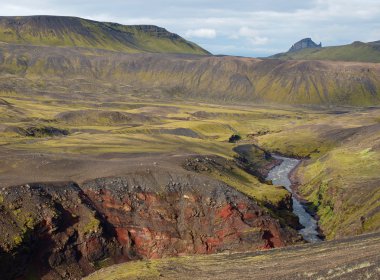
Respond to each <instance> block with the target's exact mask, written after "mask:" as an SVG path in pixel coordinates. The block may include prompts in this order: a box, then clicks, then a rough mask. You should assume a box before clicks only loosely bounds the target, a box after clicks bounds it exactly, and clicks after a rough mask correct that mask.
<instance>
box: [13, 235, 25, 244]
mask: <svg viewBox="0 0 380 280" xmlns="http://www.w3.org/2000/svg"><path fill="white" fill-rule="evenodd" d="M22 241H23V240H22V237H21V236H19V235H16V236H15V237H13V243H14V244H15V245H16V246H18V245H20V244H21V243H22Z"/></svg>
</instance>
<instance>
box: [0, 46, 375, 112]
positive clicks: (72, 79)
mask: <svg viewBox="0 0 380 280" xmlns="http://www.w3.org/2000/svg"><path fill="white" fill-rule="evenodd" d="M0 90H2V91H5V92H29V93H30V94H32V93H36V94H41V92H43V93H44V94H54V96H60V97H62V98H65V99H66V98H74V97H75V96H79V97H80V98H89V97H90V96H93V95H96V94H101V93H106V95H109V94H114V93H115V94H121V95H123V96H125V94H126V92H130V93H131V94H132V95H133V96H135V97H136V98H143V97H145V98H146V97H149V98H162V99H163V100H164V99H165V98H169V99H170V100H172V99H173V98H176V99H177V100H204V101H207V102H228V103H233V102H243V103H245V104H247V103H280V104H292V105H296V104H317V105H356V106H372V105H379V104H380V64H376V63H362V62H360V63H359V62H356V63H353V62H331V61H298V60H277V59H263V60H262V59H255V58H243V57H231V56H225V57H218V56H198V55H197V56H194V55H184V54H176V55H173V54H151V53H143V54H124V53H115V52H110V51H104V50H95V49H81V48H61V47H41V46H30V45H12V44H5V43H0ZM0 107H1V106H0Z"/></svg>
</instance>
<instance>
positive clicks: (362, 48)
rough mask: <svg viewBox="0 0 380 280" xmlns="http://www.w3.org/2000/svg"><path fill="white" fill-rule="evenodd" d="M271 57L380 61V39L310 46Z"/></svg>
mask: <svg viewBox="0 0 380 280" xmlns="http://www.w3.org/2000/svg"><path fill="white" fill-rule="evenodd" d="M271 58H278V59H305V60H336V61H337V60H340V61H361V62H377V63H378V62H380V41H376V42H370V43H363V42H354V43H352V44H349V45H343V46H333V47H325V48H308V49H302V50H299V51H296V52H286V53H279V54H276V55H274V56H272V57H271Z"/></svg>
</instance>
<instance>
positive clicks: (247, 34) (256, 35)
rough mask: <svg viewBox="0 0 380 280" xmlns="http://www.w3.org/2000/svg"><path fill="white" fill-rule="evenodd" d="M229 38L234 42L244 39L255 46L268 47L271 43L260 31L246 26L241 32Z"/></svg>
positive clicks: (241, 28)
mask: <svg viewBox="0 0 380 280" xmlns="http://www.w3.org/2000/svg"><path fill="white" fill-rule="evenodd" d="M229 38H230V39H234V40H239V39H241V38H243V39H244V40H246V41H247V42H248V43H249V44H250V45H253V46H258V45H266V44H267V43H268V42H269V38H268V37H264V36H261V35H260V32H259V31H257V30H255V29H252V28H249V27H246V26H243V27H240V29H239V31H238V32H237V33H234V34H232V35H230V36H229Z"/></svg>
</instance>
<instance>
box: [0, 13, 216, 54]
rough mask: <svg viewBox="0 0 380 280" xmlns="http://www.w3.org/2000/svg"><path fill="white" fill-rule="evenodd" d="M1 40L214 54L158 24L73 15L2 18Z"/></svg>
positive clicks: (125, 49) (122, 50) (0, 24)
mask: <svg viewBox="0 0 380 280" xmlns="http://www.w3.org/2000/svg"><path fill="white" fill-rule="evenodd" d="M0 41H2V42H6V43H13V44H28V45H37V46H61V47H87V48H94V49H105V50H113V51H121V52H126V53H141V52H158V53H189V54H202V55H206V54H210V53H209V52H208V51H206V50H204V49H203V48H201V47H199V46H198V45H196V44H195V43H192V42H190V41H187V40H185V39H184V38H182V37H181V36H179V35H177V34H175V33H171V32H169V31H167V30H166V29H165V28H162V27H158V26H155V25H122V24H118V23H113V22H99V21H94V20H88V19H83V18H79V17H69V16H50V15H36V16H25V17H0Z"/></svg>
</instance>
